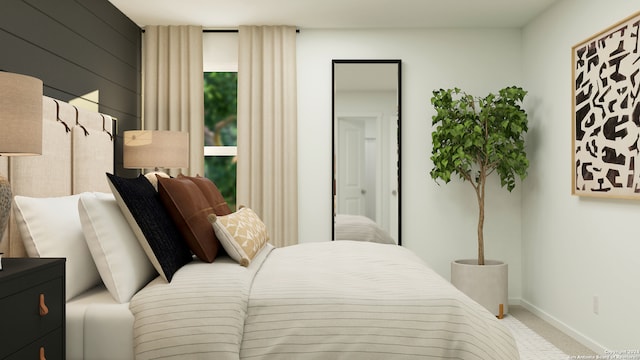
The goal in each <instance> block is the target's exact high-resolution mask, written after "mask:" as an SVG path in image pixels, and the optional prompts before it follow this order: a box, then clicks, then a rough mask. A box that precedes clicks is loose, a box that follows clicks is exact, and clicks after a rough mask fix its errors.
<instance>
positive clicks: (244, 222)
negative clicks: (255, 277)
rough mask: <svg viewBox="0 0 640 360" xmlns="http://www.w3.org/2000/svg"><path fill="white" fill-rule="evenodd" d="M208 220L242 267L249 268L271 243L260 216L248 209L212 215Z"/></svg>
mask: <svg viewBox="0 0 640 360" xmlns="http://www.w3.org/2000/svg"><path fill="white" fill-rule="evenodd" d="M208 219H209V222H210V223H211V224H212V225H213V231H214V232H215V233H216V236H217V237H218V239H219V240H220V243H221V244H222V247H224V249H225V250H226V251H227V253H228V254H229V256H231V258H232V259H233V260H235V261H237V262H238V263H239V264H240V265H242V266H249V264H250V263H251V260H252V259H253V258H254V257H255V256H256V254H257V253H258V252H260V250H261V249H262V248H263V247H264V246H265V244H266V243H267V242H268V241H269V235H268V234H267V227H266V226H265V225H264V223H263V222H262V220H260V218H259V217H258V215H256V213H255V212H254V211H253V210H251V209H249V208H247V207H243V208H241V209H240V210H238V211H236V212H234V213H232V214H229V215H224V216H216V215H215V214H210V215H209V216H208Z"/></svg>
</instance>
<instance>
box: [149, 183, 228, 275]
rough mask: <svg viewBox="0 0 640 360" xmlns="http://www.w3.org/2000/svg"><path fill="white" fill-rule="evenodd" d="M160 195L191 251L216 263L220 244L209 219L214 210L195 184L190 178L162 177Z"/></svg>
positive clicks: (159, 185)
mask: <svg viewBox="0 0 640 360" xmlns="http://www.w3.org/2000/svg"><path fill="white" fill-rule="evenodd" d="M157 178H158V195H159V196H160V200H161V201H162V203H163V204H164V206H165V208H166V209H167V212H168V213H169V215H170V216H171V218H172V219H173V221H174V222H175V224H176V225H177V227H178V229H179V230H180V233H181V234H182V236H183V237H184V239H185V240H186V242H187V245H188V246H189V248H190V249H191V251H192V252H193V253H194V254H195V255H196V256H197V257H198V258H199V259H201V260H202V261H206V262H209V263H210V262H213V260H214V259H215V257H216V255H217V254H218V250H219V248H220V242H219V241H218V239H217V238H216V235H215V233H214V231H213V228H212V227H211V223H209V221H208V220H207V215H209V214H213V213H215V212H214V209H213V207H211V206H210V205H209V202H208V201H207V198H206V197H205V196H204V194H203V193H202V191H201V190H200V188H199V187H198V186H197V185H196V183H195V182H193V181H191V180H190V179H188V178H187V177H179V178H163V177H160V176H158V177H157Z"/></svg>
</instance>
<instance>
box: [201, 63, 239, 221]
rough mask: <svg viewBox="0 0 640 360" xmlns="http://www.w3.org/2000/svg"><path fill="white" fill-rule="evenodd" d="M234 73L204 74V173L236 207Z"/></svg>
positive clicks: (235, 91) (235, 103) (231, 206)
mask: <svg viewBox="0 0 640 360" xmlns="http://www.w3.org/2000/svg"><path fill="white" fill-rule="evenodd" d="M237 94H238V73H237V72H205V73H204V125H205V126H204V154H205V158H204V173H205V175H204V176H205V177H207V178H209V179H210V180H211V181H213V182H214V183H215V184H216V186H218V189H220V192H221V193H222V196H224V198H225V200H226V201H227V203H228V204H229V207H230V208H231V209H232V210H233V209H235V207H236V159H237V158H236V155H237V147H236V145H237V135H238V126H237V121H236V117H237V107H238V106H237Z"/></svg>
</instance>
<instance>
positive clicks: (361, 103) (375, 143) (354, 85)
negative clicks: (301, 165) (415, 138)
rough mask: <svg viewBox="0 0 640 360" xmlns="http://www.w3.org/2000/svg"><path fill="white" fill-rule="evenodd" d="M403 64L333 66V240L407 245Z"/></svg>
mask: <svg viewBox="0 0 640 360" xmlns="http://www.w3.org/2000/svg"><path fill="white" fill-rule="evenodd" d="M400 65H401V61H400V60H333V71H332V74H333V121H332V124H333V125H332V126H333V225H332V226H333V236H334V239H336V240H345V239H347V240H364V241H377V242H385V243H395V244H398V245H401V244H402V242H401V238H400V123H401V121H400V118H401V107H400V104H401V101H400V100H401V96H400V95H401V86H400V85H401V80H400V79H401V76H400V75H401V66H400Z"/></svg>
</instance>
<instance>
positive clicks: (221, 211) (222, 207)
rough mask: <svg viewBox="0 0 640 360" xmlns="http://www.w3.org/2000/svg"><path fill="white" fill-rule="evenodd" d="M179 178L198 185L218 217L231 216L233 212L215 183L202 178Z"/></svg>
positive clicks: (182, 176) (180, 176) (183, 176)
mask: <svg viewBox="0 0 640 360" xmlns="http://www.w3.org/2000/svg"><path fill="white" fill-rule="evenodd" d="M178 177H179V178H184V179H189V180H191V181H193V182H194V183H195V184H196V185H198V188H200V191H202V194H204V197H205V198H206V199H207V202H208V203H209V206H211V207H212V208H213V211H214V212H215V214H216V215H218V216H224V215H229V214H231V213H232V212H233V211H231V209H229V205H227V201H226V200H225V199H224V197H223V196H222V194H221V193H220V190H218V187H217V186H216V184H214V183H213V181H211V180H209V179H208V178H206V177H202V176H185V175H178Z"/></svg>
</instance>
